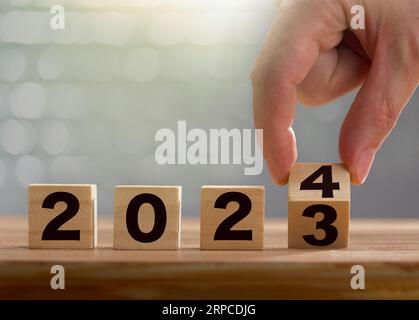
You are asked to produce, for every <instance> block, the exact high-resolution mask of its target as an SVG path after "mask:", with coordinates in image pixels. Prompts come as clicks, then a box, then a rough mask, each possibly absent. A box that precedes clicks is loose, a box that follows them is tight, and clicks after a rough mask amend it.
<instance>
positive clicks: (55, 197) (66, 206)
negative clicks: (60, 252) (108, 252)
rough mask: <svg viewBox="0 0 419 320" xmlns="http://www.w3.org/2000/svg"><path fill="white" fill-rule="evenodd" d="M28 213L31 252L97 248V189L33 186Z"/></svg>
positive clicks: (29, 197) (69, 185)
mask: <svg viewBox="0 0 419 320" xmlns="http://www.w3.org/2000/svg"><path fill="white" fill-rule="evenodd" d="M28 210H29V217H28V220H29V237H28V239H29V247H30V248H46V249H92V248H94V247H95V246H96V242H97V227H96V224H97V223H96V221H97V218H96V185H93V184H84V185H83V184H31V185H29V187H28Z"/></svg>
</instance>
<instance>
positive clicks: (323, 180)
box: [288, 163, 350, 248]
mask: <svg viewBox="0 0 419 320" xmlns="http://www.w3.org/2000/svg"><path fill="white" fill-rule="evenodd" d="M288 192H289V193H288V247H290V248H346V247H347V246H348V234H349V211H350V175H349V172H348V170H347V169H346V167H345V166H344V165H343V164H337V163H334V164H333V163H329V164H328V163H296V164H295V165H294V166H293V168H292V169H291V172H290V177H289V189H288Z"/></svg>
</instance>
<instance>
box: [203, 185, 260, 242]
mask: <svg viewBox="0 0 419 320" xmlns="http://www.w3.org/2000/svg"><path fill="white" fill-rule="evenodd" d="M264 215H265V188H264V187H258V186H255V187H253V186H203V187H202V189H201V249H205V250H218V249H221V250H224V249H232V250H254V249H263V230H264V229H263V222H264Z"/></svg>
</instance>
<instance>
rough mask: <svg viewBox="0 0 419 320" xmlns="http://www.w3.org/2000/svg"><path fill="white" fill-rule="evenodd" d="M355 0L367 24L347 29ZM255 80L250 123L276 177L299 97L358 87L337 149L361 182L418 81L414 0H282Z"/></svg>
mask: <svg viewBox="0 0 419 320" xmlns="http://www.w3.org/2000/svg"><path fill="white" fill-rule="evenodd" d="M353 2H359V4H361V5H363V7H364V9H365V20H366V24H365V29H364V30H352V29H351V28H350V23H351V19H352V17H353V15H352V14H351V6H352V4H353ZM252 82H253V91H254V92H253V99H254V119H255V126H256V128H262V129H264V156H265V158H266V160H267V163H268V167H269V171H270V173H271V175H272V177H273V179H274V180H275V182H277V183H279V184H285V183H286V182H287V180H288V174H289V170H290V168H291V166H292V165H293V164H294V162H295V161H296V159H297V147H296V141H295V136H294V132H293V130H292V127H291V126H292V123H293V120H294V116H295V105H296V102H297V99H299V100H300V101H301V102H302V103H304V104H307V105H320V104H323V103H326V102H328V101H330V100H333V99H335V98H337V97H339V96H341V95H343V94H345V93H347V92H348V91H350V90H353V89H355V88H357V87H359V86H361V88H360V90H359V92H358V95H357V97H356V99H355V101H354V102H353V104H352V106H351V108H350V110H349V112H348V114H347V115H346V118H345V120H344V122H343V125H342V128H341V133H340V141H339V151H340V157H341V160H342V161H343V162H344V163H345V164H346V166H347V167H348V169H349V171H350V172H351V180H352V182H353V183H356V184H359V183H363V182H364V180H365V179H366V177H367V175H368V172H369V170H370V168H371V165H372V162H373V160H374V156H375V154H376V152H377V150H378V149H379V148H380V146H381V145H382V143H383V142H384V140H385V138H386V137H387V136H388V134H389V133H390V132H391V130H392V129H393V127H394V125H395V123H396V121H397V119H398V117H399V115H400V113H401V111H402V110H403V108H404V106H405V105H406V103H407V101H408V100H409V98H410V96H411V95H412V94H413V93H414V91H415V89H416V86H417V85H418V82H419V1H417V0H402V1H400V0H385V1H377V0H364V1H362V0H359V1H351V0H282V1H281V2H280V4H279V8H278V13H277V16H276V18H275V20H274V23H273V25H272V28H271V30H270V32H269V34H268V36H267V39H266V40H265V43H264V44H263V46H262V48H261V50H260V53H259V55H258V57H257V59H256V61H255V64H254V68H253V72H252Z"/></svg>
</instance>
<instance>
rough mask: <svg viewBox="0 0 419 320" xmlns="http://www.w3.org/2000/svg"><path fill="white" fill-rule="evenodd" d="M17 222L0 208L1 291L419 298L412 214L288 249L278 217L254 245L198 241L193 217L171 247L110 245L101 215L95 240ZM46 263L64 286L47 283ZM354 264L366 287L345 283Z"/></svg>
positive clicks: (418, 229) (27, 295) (417, 240)
mask: <svg viewBox="0 0 419 320" xmlns="http://www.w3.org/2000/svg"><path fill="white" fill-rule="evenodd" d="M26 222H27V220H26V218H23V217H22V218H8V217H5V216H2V217H1V218H0V298H1V299H16V298H21V299H75V298H79V299H223V298H226V299H227V298H230V299H246V298H247V299H294V298H299V299H390V298H391V299H419V220H407V219H406V220H352V221H351V243H350V245H349V247H348V248H347V249H340V250H313V249H310V250H306V249H288V248H287V222H286V220H267V221H266V222H265V249H264V250H260V251H201V250H200V249H199V221H197V220H186V221H183V222H182V231H183V232H182V243H181V249H180V250H169V251H167V250H166V251H164V250H160V251H159V250H156V251H152V250H147V251H131V250H129V251H126V250H122V251H121V250H113V248H112V239H113V232H112V226H113V222H112V220H111V219H107V218H100V219H99V226H98V227H99V233H98V235H99V239H98V248H96V249H94V250H54V249H52V250H39V249H28V248H27V236H28V234H27V223H26ZM54 264H61V265H63V266H64V267H65V270H66V290H62V291H59V290H57V291H54V290H51V289H50V287H49V281H50V279H51V274H50V268H51V266H52V265H54ZM355 264H361V265H363V266H364V267H365V271H366V289H365V290H356V291H355V290H352V289H351V287H350V279H351V276H352V275H351V274H350V269H351V267H352V266H353V265H355Z"/></svg>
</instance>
